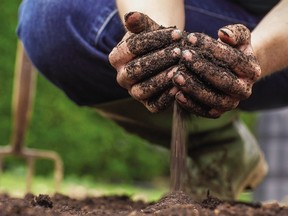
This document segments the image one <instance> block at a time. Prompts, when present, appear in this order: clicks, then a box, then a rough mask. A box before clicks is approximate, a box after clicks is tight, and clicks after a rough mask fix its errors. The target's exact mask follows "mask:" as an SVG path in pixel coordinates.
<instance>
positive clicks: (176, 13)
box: [116, 0, 185, 30]
mask: <svg viewBox="0 0 288 216" xmlns="http://www.w3.org/2000/svg"><path fill="white" fill-rule="evenodd" d="M116 4H117V7H118V9H119V13H120V17H121V18H122V20H123V17H124V15H125V14H126V13H128V12H131V11H139V12H142V13H144V14H146V15H148V16H149V17H151V18H152V19H153V20H154V21H156V23H158V24H160V25H163V26H177V28H179V29H182V30H183V28H184V22H185V19H184V18H185V14H184V0H169V1H167V0H156V1H155V0H144V1H143V0H116ZM172 14H173V15H172Z"/></svg>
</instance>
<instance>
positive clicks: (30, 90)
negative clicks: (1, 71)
mask: <svg viewBox="0 0 288 216" xmlns="http://www.w3.org/2000/svg"><path fill="white" fill-rule="evenodd" d="M35 78H36V73H35V72H34V71H33V66H32V63H31V61H30V60H29V58H28V57H27V55H26V53H25V51H24V48H23V45H22V43H21V42H20V41H19V42H18V46H17V55H16V65H15V76H14V88H13V100H12V118H13V128H12V138H11V145H12V148H13V151H14V152H18V153H19V152H20V151H21V150H22V148H23V142H24V138H25V133H26V130H27V127H28V123H29V120H30V115H31V110H32V101H33V98H34V92H35Z"/></svg>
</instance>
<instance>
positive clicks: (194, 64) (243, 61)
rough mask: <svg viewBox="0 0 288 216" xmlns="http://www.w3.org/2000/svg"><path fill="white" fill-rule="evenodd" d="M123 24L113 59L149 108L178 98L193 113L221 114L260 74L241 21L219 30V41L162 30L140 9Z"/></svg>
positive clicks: (121, 81)
mask: <svg viewBox="0 0 288 216" xmlns="http://www.w3.org/2000/svg"><path fill="white" fill-rule="evenodd" d="M125 26H126V28H127V29H128V32H127V33H126V34H125V36H124V37H123V39H122V41H121V42H120V43H119V44H118V45H117V46H116V47H115V48H114V49H113V50H112V52H111V53H110V55H109V60H110V63H111V64H112V66H113V67H114V68H115V69H116V70H117V82H118V83H119V84H120V86H122V87H123V88H125V89H127V90H128V92H129V94H130V95H131V96H132V97H133V98H135V99H136V100H138V101H140V102H141V103H143V104H144V106H145V107H146V108H147V109H148V110H149V111H151V112H159V111H162V110H164V109H166V108H168V107H169V106H170V105H171V104H172V103H173V102H174V101H175V100H176V101H177V102H178V103H179V104H180V106H181V107H183V108H184V109H185V110H187V111H189V112H191V113H193V114H196V115H199V116H204V117H209V118H217V117H219V116H220V115H222V114H223V113H224V112H226V111H229V110H232V109H234V108H236V107H237V106H238V104H239V101H240V100H243V99H246V98H248V97H249V96H250V95H251V92H252V86H253V84H254V83H255V82H256V81H257V79H258V78H259V76H260V74H261V70H260V66H259V64H258V62H257V60H256V57H255V56H254V54H253V50H252V47H251V43H250V37H251V35H250V31H249V30H248V29H247V28H246V27H245V26H243V25H241V24H236V25H230V26H225V27H223V28H221V29H220V30H219V31H218V37H219V38H218V40H215V39H213V38H211V37H209V36H207V35H205V34H202V33H187V32H185V31H180V30H178V29H177V28H175V27H168V28H164V27H162V26H159V25H158V24H157V23H155V22H154V21H153V20H152V19H150V18H149V17H148V16H146V15H144V14H142V13H138V12H131V13H129V14H126V16H125Z"/></svg>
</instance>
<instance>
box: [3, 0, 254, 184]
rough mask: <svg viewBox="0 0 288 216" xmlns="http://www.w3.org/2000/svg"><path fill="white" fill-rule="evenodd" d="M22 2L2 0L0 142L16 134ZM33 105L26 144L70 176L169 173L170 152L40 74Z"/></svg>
mask: <svg viewBox="0 0 288 216" xmlns="http://www.w3.org/2000/svg"><path fill="white" fill-rule="evenodd" d="M20 2H21V1H20V0H17V1H11V0H1V1H0V8H1V13H0V55H1V58H0V137H1V141H0V145H8V144H9V141H10V136H11V127H12V125H11V122H12V120H11V100H12V87H13V76H14V63H15V54H16V44H17V38H16V34H15V30H16V26H17V10H18V6H19V4H20ZM33 109H34V110H33V115H32V119H31V122H30V126H29V131H28V133H27V136H26V142H25V144H26V145H27V146H29V147H33V148H38V149H50V150H55V151H57V152H58V153H59V154H60V155H61V157H62V159H63V162H64V170H65V177H67V176H68V177H69V176H70V177H71V176H78V177H79V176H80V177H85V178H88V179H90V180H91V179H92V181H98V182H99V181H104V182H112V183H123V182H125V183H133V182H139V181H141V182H151V181H152V180H155V179H157V178H159V177H168V175H169V154H168V152H167V151H163V150H161V149H158V148H157V149H155V148H154V147H153V146H151V145H150V144H149V143H147V142H146V141H144V140H141V139H140V138H138V137H136V136H133V135H131V134H127V133H125V131H124V130H122V129H121V128H120V127H118V126H117V125H116V124H114V123H113V122H111V121H108V120H106V119H104V118H102V117H100V116H99V115H97V113H96V112H95V111H94V110H93V109H89V108H80V107H77V106H76V105H75V104H74V103H72V102H71V101H70V100H69V99H68V98H67V97H66V96H65V95H64V94H63V93H62V92H61V91H59V90H58V89H56V87H54V86H53V85H52V84H50V83H49V82H48V81H47V80H46V79H44V78H43V77H42V76H41V75H38V78H37V93H36V97H35V101H34V108H33ZM244 119H245V121H246V122H248V124H249V125H250V126H251V125H253V122H254V117H253V116H252V118H251V115H244ZM36 165H37V167H36V168H37V169H36V174H37V175H40V176H44V177H45V176H47V175H48V176H50V175H51V173H52V172H53V164H52V162H51V161H45V160H41V161H37V163H36ZM19 166H20V167H21V166H22V167H25V163H23V161H22V160H19V159H17V158H8V159H6V160H5V163H4V171H5V172H9V171H11V170H12V171H13V170H14V171H15V169H16V170H17V169H18V168H17V167H19ZM14 173H15V172H14ZM11 178H13V177H11ZM11 178H10V177H9V178H8V179H9V180H8V181H7V182H9V181H10V180H11ZM12 187H13V186H12Z"/></svg>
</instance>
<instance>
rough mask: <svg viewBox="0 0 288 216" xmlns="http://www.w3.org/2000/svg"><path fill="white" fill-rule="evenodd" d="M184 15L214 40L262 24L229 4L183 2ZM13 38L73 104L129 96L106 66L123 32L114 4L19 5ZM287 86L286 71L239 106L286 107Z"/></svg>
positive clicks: (33, 1)
mask: <svg viewBox="0 0 288 216" xmlns="http://www.w3.org/2000/svg"><path fill="white" fill-rule="evenodd" d="M185 12H186V26H185V30H187V31H189V32H204V33H206V34H208V35H211V36H213V37H216V34H217V30H218V29H219V28H220V27H222V26H224V25H228V24H232V23H242V24H244V25H246V26H247V27H248V28H250V29H253V28H254V27H255V25H256V24H257V23H258V22H259V21H260V19H261V15H253V14H251V13H248V12H247V11H246V10H244V9H243V8H241V7H240V6H239V5H236V4H234V3H232V2H230V1H228V0H218V1H213V0H196V1H195V0H186V1H185ZM17 33H18V35H19V37H20V39H21V40H22V42H23V44H24V46H25V49H26V51H27V53H28V55H29V57H30V58H31V60H32V62H33V63H34V65H35V66H36V67H37V68H38V70H39V71H40V72H41V73H42V74H43V75H44V76H45V77H46V78H47V79H48V80H50V81H51V82H52V83H54V84H55V85H56V86H58V87H59V88H60V89H62V90H63V91H64V92H65V93H66V94H67V96H68V97H69V98H70V99H72V100H73V101H74V102H76V103H77V104H78V105H86V106H93V105H96V104H101V103H104V102H110V101H114V100H119V99H123V98H127V97H129V95H128V94H127V92H126V91H125V90H123V89H122V88H121V87H119V86H118V84H117V83H116V81H115V80H116V79H115V77H116V71H115V70H114V69H113V68H112V67H111V66H110V64H109V62H108V54H109V52H110V51H111V49H112V48H113V47H114V46H115V45H116V44H117V43H118V42H119V41H120V39H121V38H122V36H123V35H124V33H125V30H124V28H123V25H122V23H121V21H120V18H119V15H118V12H117V9H116V5H115V1H114V0H96V1H95V0H73V1H72V0H71V1H64V0H49V1H44V0H23V3H22V5H21V8H20V12H19V26H18V30H17ZM270 80H271V81H273V82H270ZM287 83H288V73H287V71H286V72H285V73H281V74H277V75H275V76H271V77H269V78H267V79H266V80H265V81H263V82H259V88H258V84H257V85H255V89H254V92H255V94H254V95H253V96H252V97H251V99H249V100H247V101H245V102H243V103H242V104H241V106H240V107H241V108H244V109H250V110H257V109H263V108H264V109H265V108H273V107H277V106H283V105H285V104H286V105H287V104H288V101H287V98H288V97H287V95H285V93H286V92H288V85H287ZM267 86H268V87H267ZM283 92H284V94H283ZM269 95H271V97H270V96H269Z"/></svg>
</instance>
